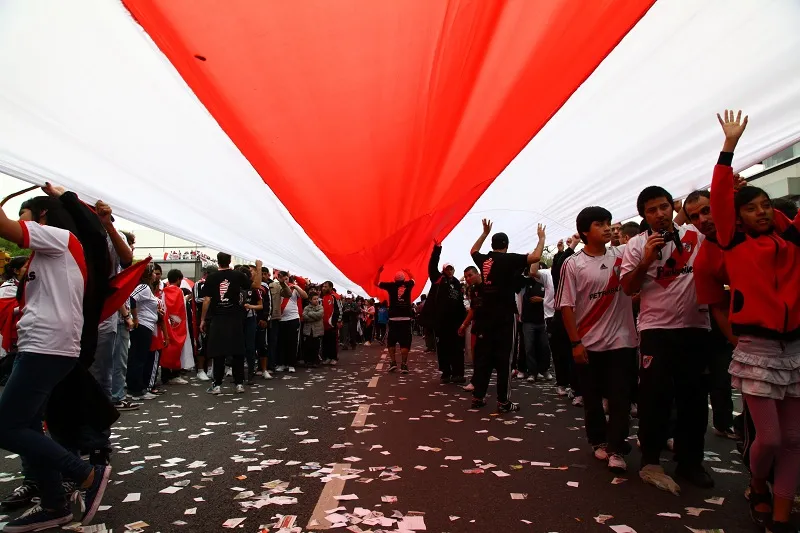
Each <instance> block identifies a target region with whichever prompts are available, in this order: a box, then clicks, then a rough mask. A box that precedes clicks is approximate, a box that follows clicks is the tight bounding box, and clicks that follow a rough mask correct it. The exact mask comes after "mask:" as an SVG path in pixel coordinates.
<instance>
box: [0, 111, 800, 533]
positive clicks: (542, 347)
mask: <svg viewBox="0 0 800 533" xmlns="http://www.w3.org/2000/svg"><path fill="white" fill-rule="evenodd" d="M719 121H720V124H721V126H722V129H723V132H724V135H725V141H724V145H723V149H722V152H721V154H720V157H719V161H718V164H717V166H716V167H715V169H714V174H713V183H712V188H711V191H712V192H713V196H712V194H711V193H710V192H709V191H707V190H699V191H695V192H693V193H692V194H690V195H689V196H688V197H687V198H686V199H685V200H684V201H683V203H681V202H676V201H674V200H673V198H672V196H671V195H670V193H669V192H668V191H666V190H665V189H664V188H662V187H658V186H651V187H647V188H645V189H644V190H643V191H641V193H640V194H639V196H638V199H637V210H638V212H639V215H640V216H641V217H642V223H641V224H637V223H635V222H628V223H626V224H619V223H616V224H614V223H612V220H613V216H612V213H610V212H609V211H608V210H606V209H605V208H603V207H599V206H591V207H586V208H585V209H583V210H582V211H581V212H580V213H579V214H578V216H577V219H576V230H577V232H576V233H575V234H574V235H573V236H571V237H569V238H568V239H566V242H563V241H559V243H558V245H557V253H556V254H555V256H554V257H553V259H552V265H550V268H547V265H545V264H544V262H543V261H542V254H543V250H544V244H545V238H546V233H545V232H546V228H545V227H544V226H542V225H539V227H538V229H537V234H538V239H539V240H538V245H537V247H536V248H535V249H534V250H533V251H532V252H530V253H528V254H518V253H512V252H509V251H508V249H509V238H508V236H507V235H506V234H505V233H495V234H494V235H492V236H491V250H490V251H489V252H488V253H483V252H482V251H481V249H482V248H483V247H484V244H485V241H486V240H487V239H488V238H489V236H490V235H491V232H492V223H491V221H488V220H484V221H483V231H482V233H481V234H480V236H479V238H478V239H477V241H476V242H475V244H474V245H473V247H472V249H471V255H472V259H473V261H474V265H470V266H468V267H467V268H465V269H464V270H463V277H462V276H457V275H456V269H455V267H454V266H453V265H451V264H448V263H445V264H444V265H442V268H441V270H440V269H439V263H440V260H441V251H442V246H441V243H439V242H438V241H437V242H434V246H433V251H432V254H431V257H430V261H429V265H428V272H427V277H428V278H429V280H430V282H431V287H430V290H429V292H428V293H427V295H423V297H422V298H421V301H420V302H419V303H418V304H414V303H412V301H411V298H412V292H413V288H414V285H415V280H414V276H413V275H412V274H411V272H409V271H398V272H396V273H395V274H394V276H393V278H392V280H391V281H385V280H382V274H383V268H382V267H381V268H380V269H379V270H378V272H377V273H376V276H375V280H374V281H375V285H376V286H377V287H379V288H380V289H381V290H383V291H385V292H386V294H388V298H387V299H386V300H384V301H380V302H378V301H376V300H375V299H365V298H362V297H360V296H358V297H357V296H355V295H353V294H352V293H350V292H349V291H348V292H347V293H345V294H343V295H342V294H339V293H338V292H337V291H336V289H335V287H334V286H333V283H331V282H330V281H325V282H324V283H321V284H316V283H313V282H311V281H310V280H307V279H305V278H303V277H301V276H296V275H291V274H290V273H289V272H286V271H281V270H278V269H273V270H272V271H270V269H268V268H265V267H264V266H262V264H261V262H260V261H259V262H256V263H255V264H253V265H232V264H231V263H232V258H231V256H230V255H228V254H225V253H220V254H218V256H217V259H216V262H211V261H205V262H204V263H205V266H204V268H203V276H202V278H201V279H199V280H197V282H196V283H194V285H193V286H192V285H191V284H189V283H186V280H184V279H183V274H182V273H181V271H180V270H171V271H170V272H168V274H167V278H166V281H165V280H163V279H162V274H163V273H162V271H161V267H160V266H159V265H157V264H155V263H149V262H147V261H145V262H140V263H134V262H133V259H132V251H133V247H134V244H135V243H134V237H133V235H131V234H127V233H122V232H118V231H117V230H116V229H115V228H114V225H113V218H112V216H111V208H110V207H109V206H108V205H106V204H104V203H103V202H98V203H97V204H96V205H95V206H94V209H90V208H88V207H87V206H86V205H85V204H83V203H82V202H80V201H79V200H78V199H77V197H76V196H75V195H74V194H73V193H68V192H64V191H63V190H61V189H58V188H56V187H52V186H50V185H48V186H46V187H45V188H44V190H45V192H46V193H47V195H46V196H42V197H37V198H34V199H32V200H29V201H28V202H26V203H25V204H23V208H22V210H21V212H20V220H19V222H17V221H11V220H9V219H8V218H7V217H6V216H5V214H2V212H0V236H2V237H4V238H6V239H9V240H11V241H13V242H15V243H17V244H18V245H20V246H22V247H25V248H30V249H31V250H33V251H34V252H35V254H33V255H32V256H31V257H30V258H13V259H12V260H11V261H10V262H9V263H8V264H7V265H6V267H5V272H4V276H3V277H4V280H5V281H4V282H3V284H2V285H0V299H2V300H0V301H6V302H7V304H6V305H5V307H4V309H5V312H4V313H3V316H4V318H3V319H2V320H0V329H1V330H2V335H3V343H2V344H3V348H4V350H5V351H4V352H3V354H4V355H5V357H4V364H5V366H6V367H8V366H9V365H8V364H7V363H8V361H10V360H13V361H14V364H13V370H11V371H10V376H7V379H8V382H7V384H6V387H5V389H4V391H3V393H2V396H0V447H2V448H4V449H6V450H9V451H11V452H14V453H18V454H20V455H21V457H22V461H23V474H24V476H25V481H24V483H23V484H22V485H21V486H20V487H19V488H17V489H16V490H15V491H14V492H13V493H12V494H11V495H9V496H8V497H7V498H6V499H5V500H3V506H4V508H9V509H13V508H19V507H23V506H26V505H29V504H30V503H31V501H32V499H33V498H34V497H39V498H40V499H41V503H40V504H39V505H36V506H34V507H33V508H31V509H30V510H29V511H27V512H26V513H24V514H23V515H22V516H20V517H18V518H16V519H15V520H12V521H11V522H9V523H8V525H6V527H5V530H4V531H6V532H8V533H20V532H25V531H33V530H36V529H41V528H44V527H51V526H56V525H60V524H64V523H66V522H68V521H70V520H71V516H72V514H71V511H69V509H68V507H67V498H68V496H69V495H70V494H72V493H74V492H75V491H80V490H82V491H84V493H85V494H84V496H83V497H84V498H85V504H86V512H85V515H84V517H83V523H84V524H88V523H89V522H90V521H91V520H92V517H93V516H94V513H95V512H96V510H97V508H98V506H99V504H100V501H101V500H102V497H103V493H104V491H105V487H106V484H107V482H108V476H109V472H110V467H109V466H108V465H109V457H110V453H111V446H110V443H109V428H110V426H111V425H112V424H113V422H114V421H115V420H116V419H117V417H118V416H119V414H118V411H124V410H133V409H138V408H139V406H140V405H141V402H143V401H147V400H149V399H153V398H156V397H158V395H160V394H162V393H163V392H164V388H163V387H164V386H165V385H168V384H185V383H186V382H187V381H186V380H185V379H184V378H183V377H182V375H181V374H182V371H184V372H188V371H190V370H194V371H195V372H196V375H197V378H198V379H200V380H202V381H209V382H210V383H209V387H208V392H209V393H210V394H220V393H221V392H222V387H223V386H224V382H225V378H226V377H230V378H232V384H233V387H234V392H235V393H243V392H244V391H245V385H246V384H247V383H252V382H253V381H255V380H257V379H259V378H260V379H272V378H273V375H274V374H276V373H277V374H280V373H284V372H285V373H288V374H291V373H294V372H296V369H297V368H298V366H300V365H303V366H306V367H310V368H314V367H317V366H319V365H336V364H337V362H338V359H339V353H340V351H345V350H351V349H355V348H356V346H357V345H359V344H364V345H366V346H369V345H370V344H372V343H378V344H380V345H386V346H387V349H388V354H389V367H388V371H389V372H397V371H400V372H403V373H408V372H409V352H410V349H411V344H412V338H413V335H414V334H415V333H416V334H420V335H424V337H425V345H426V351H429V352H433V351H435V352H436V354H437V359H438V366H439V370H440V371H441V381H442V383H453V384H458V385H463V388H464V390H466V391H468V392H470V393H471V395H472V403H471V408H472V409H481V408H483V407H485V406H486V403H487V402H486V398H487V396H488V389H489V384H490V378H491V376H492V373H493V372H496V375H497V385H496V401H497V405H496V407H497V410H498V411H499V412H501V413H507V412H514V411H518V410H519V409H520V404H519V403H517V402H514V401H512V393H513V386H512V383H513V382H512V380H513V379H514V378H515V377H516V378H519V379H526V380H527V381H528V382H532V383H536V382H544V383H547V382H551V381H553V380H555V386H556V390H557V393H558V394H559V395H561V396H567V395H569V396H571V397H572V403H573V405H575V406H577V407H582V408H583V409H584V425H585V432H586V437H587V441H588V444H589V445H590V446H591V452H592V454H593V455H594V457H595V458H596V459H597V460H598V461H602V462H603V463H605V464H607V466H608V468H609V469H610V470H611V471H613V472H624V471H626V470H627V464H626V460H625V457H626V456H627V455H628V454H629V453H630V451H631V449H632V446H631V444H630V439H629V431H630V420H631V418H632V417H638V419H639V431H638V439H636V443H637V445H638V446H639V447H640V448H641V464H640V466H639V475H640V477H641V479H642V480H643V481H644V482H646V483H649V484H652V485H655V486H657V487H659V488H661V489H664V490H669V491H672V492H675V493H677V492H678V491H679V490H680V487H679V485H678V484H677V482H676V481H675V479H673V477H672V476H670V475H668V474H667V473H666V472H665V471H664V468H663V466H662V463H661V455H662V453H663V451H664V450H665V449H669V450H673V451H674V452H675V459H676V462H677V468H676V469H675V478H678V479H679V480H682V481H686V482H688V483H690V484H693V485H696V486H699V487H704V488H709V487H713V485H714V480H713V479H712V477H711V476H710V475H709V473H708V472H707V471H706V469H705V468H704V466H703V459H704V444H705V440H704V439H705V433H706V429H707V425H708V401H709V398H710V401H711V406H712V410H713V417H712V426H713V432H714V433H715V434H716V435H718V436H720V437H726V438H731V439H738V440H739V441H740V443H741V447H740V449H741V451H742V453H743V457H744V459H745V463H746V464H747V465H748V466H749V468H750V471H751V481H750V486H749V488H748V490H747V494H748V496H749V503H750V510H751V516H752V518H753V520H754V521H755V522H756V523H757V524H758V525H759V526H761V527H763V528H765V529H766V530H767V531H769V532H771V533H786V532H797V528H796V527H795V526H793V525H791V523H790V521H789V515H790V512H791V508H792V502H793V500H794V495H795V492H796V489H797V484H798V478H799V477H800V269H798V268H797V265H798V254H800V251H799V249H798V246H800V217H798V216H797V208H796V207H795V206H794V205H793V204H791V203H789V204H781V203H780V202H778V201H772V200H771V199H770V198H769V196H768V195H767V193H766V192H765V191H763V190H762V189H759V188H757V187H752V186H747V184H746V182H745V181H744V180H741V179H740V178H739V177H738V176H735V175H734V174H733V171H732V168H731V162H732V158H733V150H734V148H735V147H736V145H737V143H738V141H739V139H740V137H741V136H742V133H743V132H744V130H745V127H746V125H747V118H746V117H745V118H744V119H742V118H741V113H738V114H734V113H733V112H732V111H726V112H725V113H724V116H721V117H719ZM175 255H176V257H177V256H178V255H180V257H183V256H184V255H185V254H182V255H181V254H178V253H177V252H176V253H175ZM171 257H172V255H169V256H168V257H167V259H169V258H171ZM189 257H190V258H192V255H191V254H190V255H189ZM196 257H197V256H196V255H195V258H196ZM206 259H208V258H206ZM23 293H24V302H22V301H20V299H17V295H20V297H21V295H22V294H23ZM115 293H118V294H117V296H119V295H121V296H122V297H121V298H116V297H110V296H108V295H109V294H115ZM128 295H130V297H128ZM55 310H57V311H55ZM398 345H399V352H400V361H399V364H398V355H397V348H398ZM6 354H7V355H6ZM465 354H466V355H465ZM467 359H471V360H472V361H473V368H474V370H473V373H472V376H471V378H470V379H469V382H468V380H467V377H466V375H465V360H467ZM553 374H555V375H553ZM731 386H733V387H735V388H736V389H738V390H740V391H741V392H742V395H743V398H744V405H743V409H744V413H743V415H742V416H740V417H737V418H736V419H735V418H734V413H733V399H732V395H731ZM76 403H78V404H80V405H82V406H85V405H92V406H93V407H92V409H89V410H87V409H74V410H71V407H74V406H75V405H76ZM43 413H46V415H45V418H46V421H47V430H48V433H49V436H48V435H46V434H45V433H44V432H43V430H42V421H43ZM76 413H79V414H76ZM65 426H70V427H71V428H72V429H74V428H75V427H76V426H77V427H80V428H81V431H77V432H76V431H69V432H66V431H63V428H64V427H65ZM76 435H79V436H80V437H79V438H76ZM82 455H88V456H89V457H88V461H87V460H84V459H82V458H81V457H82Z"/></svg>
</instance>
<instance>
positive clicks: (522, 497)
mask: <svg viewBox="0 0 800 533" xmlns="http://www.w3.org/2000/svg"><path fill="white" fill-rule="evenodd" d="M511 499H512V500H527V499H528V495H527V494H526V493H524V492H512V493H511Z"/></svg>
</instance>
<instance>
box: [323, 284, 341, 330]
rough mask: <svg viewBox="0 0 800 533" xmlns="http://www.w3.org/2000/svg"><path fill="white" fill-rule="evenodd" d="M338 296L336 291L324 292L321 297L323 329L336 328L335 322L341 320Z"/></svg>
mask: <svg viewBox="0 0 800 533" xmlns="http://www.w3.org/2000/svg"><path fill="white" fill-rule="evenodd" d="M339 298H340V296H339V295H338V294H336V293H331V294H326V295H325V296H323V297H322V311H323V315H322V324H323V325H324V326H325V331H328V330H329V329H334V328H336V324H337V322H339V320H341V313H340V312H339Z"/></svg>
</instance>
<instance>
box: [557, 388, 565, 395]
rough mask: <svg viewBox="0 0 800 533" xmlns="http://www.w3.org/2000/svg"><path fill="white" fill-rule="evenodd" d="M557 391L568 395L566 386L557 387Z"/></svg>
mask: <svg viewBox="0 0 800 533" xmlns="http://www.w3.org/2000/svg"><path fill="white" fill-rule="evenodd" d="M556 393H557V394H558V395H559V396H566V395H567V389H566V387H556Z"/></svg>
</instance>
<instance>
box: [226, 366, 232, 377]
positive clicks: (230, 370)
mask: <svg viewBox="0 0 800 533" xmlns="http://www.w3.org/2000/svg"><path fill="white" fill-rule="evenodd" d="M231 376H233V370H232V369H231V367H228V368H226V369H225V377H226V378H229V377H231Z"/></svg>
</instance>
